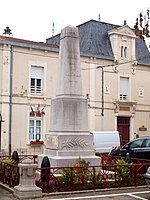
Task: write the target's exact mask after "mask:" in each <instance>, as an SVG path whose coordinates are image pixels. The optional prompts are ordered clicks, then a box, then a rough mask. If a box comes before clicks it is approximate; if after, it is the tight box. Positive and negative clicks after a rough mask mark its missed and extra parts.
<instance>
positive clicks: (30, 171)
mask: <svg viewBox="0 0 150 200" xmlns="http://www.w3.org/2000/svg"><path fill="white" fill-rule="evenodd" d="M18 166H19V175H20V180H19V185H17V186H15V187H14V196H16V197H17V198H19V199H26V198H34V197H42V189H41V188H39V187H37V186H36V185H35V172H36V168H37V164H34V162H33V161H32V160H30V159H25V160H23V161H22V163H19V164H18Z"/></svg>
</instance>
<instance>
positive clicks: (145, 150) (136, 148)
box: [110, 136, 150, 159]
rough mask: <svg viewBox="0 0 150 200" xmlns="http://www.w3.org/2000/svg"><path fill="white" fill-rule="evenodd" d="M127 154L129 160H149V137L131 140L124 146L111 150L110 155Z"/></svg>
mask: <svg viewBox="0 0 150 200" xmlns="http://www.w3.org/2000/svg"><path fill="white" fill-rule="evenodd" d="M127 153H129V155H130V156H131V158H140V159H150V136H144V137H139V138H136V139H133V140H132V141H130V142H128V143H127V144H125V145H124V146H121V147H118V148H115V149H112V150H111V152H110V155H114V156H126V154H127Z"/></svg>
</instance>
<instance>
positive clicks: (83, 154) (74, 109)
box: [39, 26, 100, 167]
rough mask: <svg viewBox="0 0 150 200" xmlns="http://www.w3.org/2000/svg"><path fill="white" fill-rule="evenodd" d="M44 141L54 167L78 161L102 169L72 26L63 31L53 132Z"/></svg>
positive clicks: (51, 130)
mask: <svg viewBox="0 0 150 200" xmlns="http://www.w3.org/2000/svg"><path fill="white" fill-rule="evenodd" d="M45 140H46V141H45V144H46V149H45V150H44V155H47V156H48V157H49V160H50V165H51V167H57V166H73V165H74V164H75V163H76V161H77V159H78V158H79V157H80V158H81V159H84V160H85V161H86V162H90V165H100V157H97V156H95V151H94V147H93V135H91V134H90V132H89V127H88V104H87V99H86V98H85V97H83V95H82V80H81V69H80V49H79V36H78V28H76V27H73V26H67V27H66V28H64V29H62V31H61V36H60V51H59V66H58V77H57V89H56V98H54V99H52V102H51V119H50V131H49V132H48V133H47V134H46V138H45ZM39 157H40V156H39ZM40 160H41V159H40Z"/></svg>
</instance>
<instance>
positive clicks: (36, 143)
mask: <svg viewBox="0 0 150 200" xmlns="http://www.w3.org/2000/svg"><path fill="white" fill-rule="evenodd" d="M30 145H31V146H41V145H44V142H43V141H31V142H30Z"/></svg>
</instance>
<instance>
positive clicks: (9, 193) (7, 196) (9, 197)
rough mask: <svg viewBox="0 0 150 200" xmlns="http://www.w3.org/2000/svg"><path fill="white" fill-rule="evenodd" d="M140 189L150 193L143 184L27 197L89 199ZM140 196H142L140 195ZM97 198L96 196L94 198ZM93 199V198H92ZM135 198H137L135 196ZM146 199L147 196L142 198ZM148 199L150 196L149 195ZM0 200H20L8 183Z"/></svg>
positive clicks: (0, 190) (121, 198) (0, 186)
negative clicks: (90, 197)
mask: <svg viewBox="0 0 150 200" xmlns="http://www.w3.org/2000/svg"><path fill="white" fill-rule="evenodd" d="M140 191H145V192H146V193H147V191H148V192H149V193H150V191H149V188H147V186H143V187H138V186H137V187H131V188H130V187H129V188H116V189H114V188H112V189H99V190H91V191H89V190H87V191H72V192H55V193H50V194H48V193H47V194H43V197H42V198H41V197H40V198H32V199H29V198H28V199H27V200H52V199H55V200H56V199H57V200H58V199H61V200H62V199H64V198H69V197H70V198H73V199H76V198H75V197H77V199H78V200H79V197H81V198H84V199H86V196H87V199H89V197H88V196H91V195H96V196H97V195H100V194H101V195H108V194H109V195H110V194H116V193H120V194H121V193H124V192H132V193H133V192H140ZM139 198H140V197H139ZM92 199H95V198H92ZM92 199H91V200H92ZM102 199H106V200H107V199H110V197H109V198H102ZM111 199H112V200H124V199H128V200H129V199H130V200H131V199H133V198H130V197H126V196H122V195H121V196H118V198H117V197H114V198H113V197H112V198H111ZM134 199H135V198H134ZM140 199H141V198H140ZM142 199H145V198H142ZM146 199H147V198H146ZM148 199H150V198H149V196H148ZM0 200H18V199H17V198H15V197H14V196H13V188H9V187H7V186H6V185H3V184H1V183H0Z"/></svg>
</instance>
